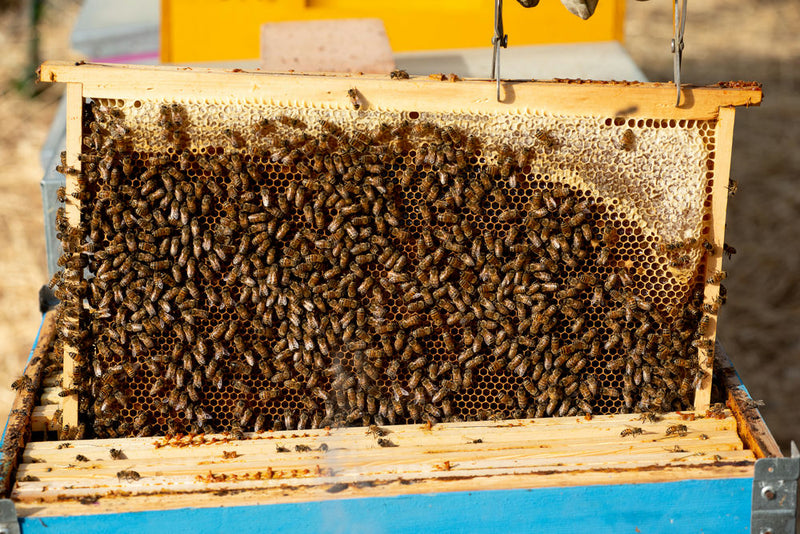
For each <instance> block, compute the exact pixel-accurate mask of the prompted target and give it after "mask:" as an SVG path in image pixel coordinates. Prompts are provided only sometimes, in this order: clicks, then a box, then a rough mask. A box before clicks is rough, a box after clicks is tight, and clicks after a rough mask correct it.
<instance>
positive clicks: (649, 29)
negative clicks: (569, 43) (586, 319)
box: [626, 0, 800, 452]
mask: <svg viewBox="0 0 800 534" xmlns="http://www.w3.org/2000/svg"><path fill="white" fill-rule="evenodd" d="M671 5H672V2H635V1H630V0H629V2H628V6H627V7H628V23H627V27H626V46H627V48H628V50H629V51H630V53H631V55H632V56H633V58H634V60H635V61H636V62H637V63H638V64H639V65H640V66H642V68H643V69H644V71H645V74H647V76H648V77H649V78H650V79H651V80H657V81H664V80H671V79H672V56H671V54H670V53H669V41H670V39H671V37H672V27H671V20H672V19H671ZM799 34H800V4H798V3H797V2H796V1H795V0H761V1H752V0H746V1H745V0H737V1H735V2H733V1H730V0H706V1H704V2H690V3H689V13H688V17H687V25H686V36H685V39H684V40H685V43H686V48H685V50H684V62H683V69H682V76H683V80H684V81H685V82H686V83H693V84H705V83H713V82H716V81H719V80H758V81H760V82H762V83H763V84H764V93H765V95H766V97H765V100H764V103H763V104H762V105H761V107H759V108H751V109H742V110H739V111H738V112H737V114H736V115H737V117H736V129H735V134H734V147H733V161H732V167H731V177H732V178H733V179H735V180H737V181H738V183H739V192H738V193H737V195H736V196H735V197H733V198H731V200H730V203H729V204H728V219H727V220H728V228H727V233H726V236H727V237H726V241H727V242H728V243H730V244H731V245H732V246H734V247H735V248H736V249H737V250H738V254H737V255H736V256H734V257H733V260H732V261H730V262H726V269H727V270H728V272H729V280H728V281H727V282H726V286H727V287H728V304H727V305H726V306H725V307H724V308H723V310H722V311H721V313H720V323H719V339H720V341H721V342H722V344H723V345H724V347H725V349H726V351H727V352H728V354H729V356H730V357H731V359H732V360H733V362H734V364H735V365H736V368H737V369H738V371H739V373H740V375H741V376H742V379H743V381H744V383H745V384H746V385H747V387H748V389H749V390H750V393H751V395H752V396H753V397H754V398H756V399H763V400H764V401H765V402H766V406H765V407H764V408H763V409H762V410H761V412H762V414H763V415H764V417H765V418H766V420H767V423H768V424H769V426H770V429H771V430H772V432H773V434H774V435H775V437H776V439H777V440H778V443H779V444H780V445H781V447H782V448H783V449H784V452H786V451H788V446H789V440H791V439H795V440H798V439H800V414H798V410H797V407H798V406H800V387H798V386H800V336H798V333H797V331H796V330H794V328H795V325H797V324H800V283H798V282H800V253H798V252H797V248H796V247H797V244H798V234H799V233H800V225H798V213H800V187H798V184H797V179H798V178H800V151H798V150H797V147H798V145H800V120H798V118H800V92H798V89H800V39H798V37H797V36H798V35H799Z"/></svg>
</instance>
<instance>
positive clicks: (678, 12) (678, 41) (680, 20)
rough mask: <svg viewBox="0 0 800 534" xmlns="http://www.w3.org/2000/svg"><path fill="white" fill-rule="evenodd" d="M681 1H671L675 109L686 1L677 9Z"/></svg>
mask: <svg viewBox="0 0 800 534" xmlns="http://www.w3.org/2000/svg"><path fill="white" fill-rule="evenodd" d="M680 1H681V0H673V3H674V7H675V12H674V13H673V15H672V42H671V43H670V47H671V48H672V53H673V54H674V55H673V56H672V61H673V62H672V74H673V76H674V77H675V87H676V88H677V89H678V100H677V101H676V102H675V107H678V106H680V105H681V60H682V59H683V33H684V30H685V29H686V1H687V0H682V2H683V6H682V7H681V8H679V2H680Z"/></svg>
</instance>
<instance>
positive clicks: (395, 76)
mask: <svg viewBox="0 0 800 534" xmlns="http://www.w3.org/2000/svg"><path fill="white" fill-rule="evenodd" d="M389 78H391V79H392V80H408V79H409V76H408V73H407V72H406V71H404V70H402V69H395V70H393V71H392V72H391V73H390V74H389Z"/></svg>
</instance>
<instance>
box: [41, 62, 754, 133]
mask: <svg viewBox="0 0 800 534" xmlns="http://www.w3.org/2000/svg"><path fill="white" fill-rule="evenodd" d="M39 78H40V80H42V81H48V82H68V83H70V82H73V83H74V82H79V83H81V84H83V86H84V94H85V95H86V96H90V97H97V98H116V99H120V98H121V99H136V98H142V97H146V98H160V97H169V98H175V97H180V96H183V97H191V98H193V99H203V98H209V99H211V98H215V97H221V96H222V97H224V98H226V99H228V98H232V99H244V100H253V101H268V102H273V103H276V104H281V103H283V104H289V103H292V104H294V105H305V104H308V105H312V104H313V105H315V106H321V107H339V108H348V107H349V106H350V104H349V99H348V97H347V91H348V89H350V88H352V87H356V88H357V89H358V91H359V93H360V94H361V95H363V100H364V105H365V107H366V108H369V109H402V110H416V111H447V112H450V111H453V110H468V109H478V108H479V109H480V111H481V112H485V113H492V112H504V113H508V112H514V111H534V110H537V111H546V112H549V113H554V114H578V115H582V116H587V115H588V116H611V117H615V116H626V117H627V116H630V117H651V118H665V119H713V118H716V117H717V114H718V111H719V108H720V107H724V106H753V105H759V103H760V102H761V88H760V87H759V86H754V85H744V86H742V87H720V86H715V87H690V86H684V87H683V88H682V91H683V97H684V100H683V102H684V103H683V104H682V105H681V106H680V107H675V98H674V97H675V86H674V85H672V84H664V83H630V82H623V83H610V82H574V81H573V82H559V81H550V82H531V81H519V82H517V81H505V82H503V84H502V86H503V95H504V96H503V100H502V101H501V102H497V101H496V100H495V90H494V87H495V84H494V82H492V81H489V80H463V81H460V82H457V83H449V82H442V81H436V80H432V79H431V78H429V77H424V76H418V77H412V78H411V79H410V80H403V81H397V80H390V79H389V77H388V76H385V75H378V76H376V75H361V74H336V75H333V74H329V75H325V74H287V73H266V72H257V71H236V72H233V71H230V70H228V71H225V70H220V69H200V68H197V69H194V68H189V67H167V66H161V67H149V66H148V67H144V66H136V65H103V64H91V63H87V64H83V65H77V66H76V65H74V64H73V63H65V62H47V63H44V64H42V66H41V67H40V69H39Z"/></svg>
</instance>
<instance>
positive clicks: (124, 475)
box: [117, 469, 142, 482]
mask: <svg viewBox="0 0 800 534" xmlns="http://www.w3.org/2000/svg"><path fill="white" fill-rule="evenodd" d="M140 478H142V476H141V475H140V474H139V473H137V472H136V471H133V470H130V469H128V470H124V471H117V479H119V480H120V481H122V480H126V481H128V482H132V481H136V480H139V479H140Z"/></svg>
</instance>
